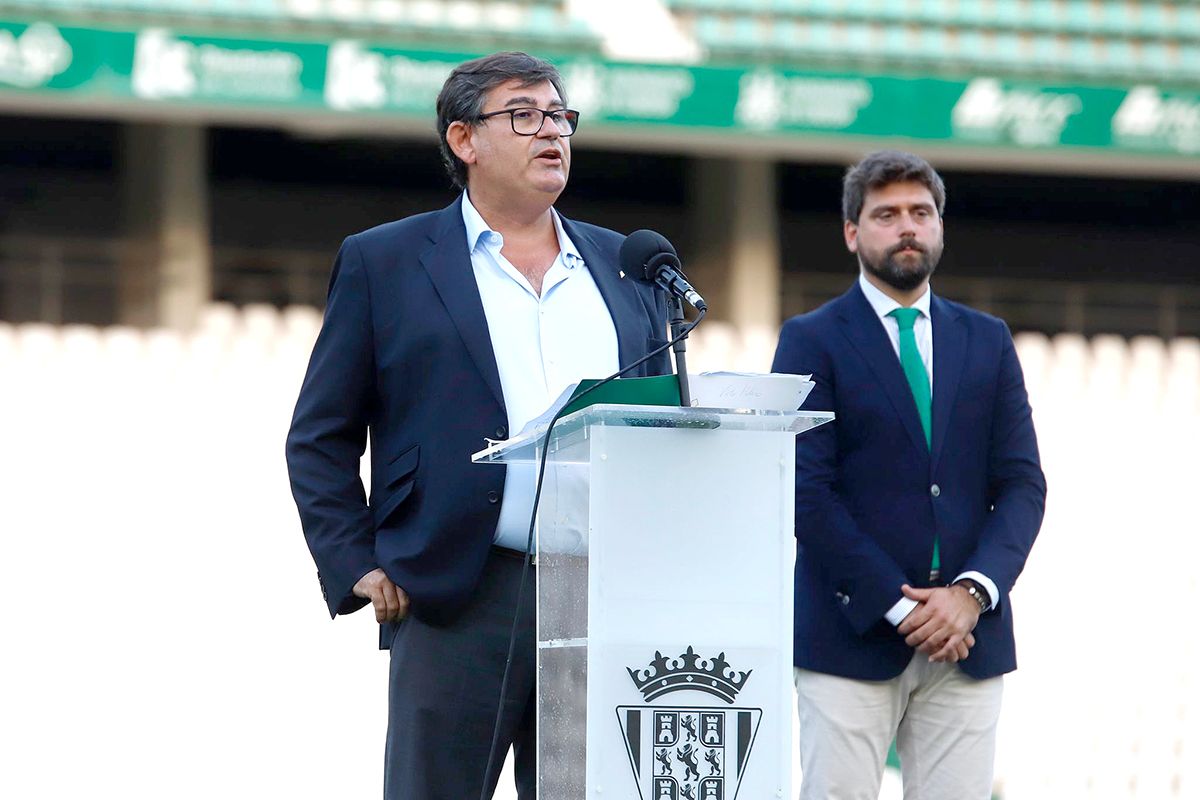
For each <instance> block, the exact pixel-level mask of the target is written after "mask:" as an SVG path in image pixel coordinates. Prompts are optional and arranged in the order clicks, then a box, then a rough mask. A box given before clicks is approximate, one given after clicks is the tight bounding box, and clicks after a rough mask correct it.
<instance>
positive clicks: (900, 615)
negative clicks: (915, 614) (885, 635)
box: [883, 597, 917, 627]
mask: <svg viewBox="0 0 1200 800" xmlns="http://www.w3.org/2000/svg"><path fill="white" fill-rule="evenodd" d="M916 607H917V601H916V600H912V599H910V598H908V597H901V598H900V599H899V600H897V601H896V605H894V606H892V607H891V608H889V609H888V612H887V613H886V614H884V615H883V616H884V619H886V620H887V621H888V622H890V623H892V626H893V627H899V625H900V623H901V622H904V618H905V617H907V616H908V615H909V613H910V612H911V611H912V610H913V609H914V608H916Z"/></svg>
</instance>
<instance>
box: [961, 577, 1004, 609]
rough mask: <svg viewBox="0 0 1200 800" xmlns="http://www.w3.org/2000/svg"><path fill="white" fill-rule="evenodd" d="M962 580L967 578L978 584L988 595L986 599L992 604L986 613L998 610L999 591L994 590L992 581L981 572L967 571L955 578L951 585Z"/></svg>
mask: <svg viewBox="0 0 1200 800" xmlns="http://www.w3.org/2000/svg"><path fill="white" fill-rule="evenodd" d="M964 578H968V579H970V580H973V581H975V582H976V583H978V584H979V585H980V586H982V587H983V590H984V591H985V592H987V593H988V599H990V600H991V601H992V604H991V606H990V607H989V608H988V611H991V610H992V609H993V608H998V607H999V606H1000V591H999V590H998V589H997V588H996V584H995V583H994V582H993V581H992V579H991V578H989V577H988V576H987V575H984V574H983V573H982V572H976V571H975V570H973V569H972V570H967V571H966V572H964V573H963V574H961V575H959V576H958V577H957V578H955V579H954V580H953V581H951V583H957V582H958V581H961V580H963V579H964Z"/></svg>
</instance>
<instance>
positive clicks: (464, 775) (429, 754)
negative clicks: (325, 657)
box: [383, 550, 537, 800]
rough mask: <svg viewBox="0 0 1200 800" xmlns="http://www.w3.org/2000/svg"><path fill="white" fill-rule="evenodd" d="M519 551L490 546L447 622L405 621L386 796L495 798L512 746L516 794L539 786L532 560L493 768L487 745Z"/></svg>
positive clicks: (394, 654)
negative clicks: (468, 596) (466, 599)
mask: <svg viewBox="0 0 1200 800" xmlns="http://www.w3.org/2000/svg"><path fill="white" fill-rule="evenodd" d="M521 566H522V560H521V558H520V557H519V556H516V554H507V555H500V554H498V551H496V550H493V551H492V554H491V555H490V556H489V557H488V563H487V566H486V567H485V568H484V572H483V577H482V579H481V580H480V584H479V587H478V588H477V590H476V592H475V596H474V598H473V599H472V600H471V603H470V604H469V605H468V607H467V608H466V609H465V610H464V611H463V613H462V614H461V615H460V616H459V617H458V618H457V619H455V620H454V621H453V622H452V623H450V624H448V625H436V626H435V625H430V624H427V623H425V622H422V621H421V620H419V619H416V618H415V617H410V618H408V619H406V620H404V621H403V622H402V623H401V624H400V626H399V629H398V630H397V632H396V636H395V638H394V639H393V640H392V647H391V659H392V660H391V675H390V678H389V681H388V733H387V752H386V756H385V766H384V783H383V793H384V798H385V800H476V798H478V797H480V794H481V791H482V789H483V787H484V786H485V784H486V786H487V795H486V796H487V797H491V796H492V793H493V792H494V791H495V789H496V782H497V780H498V779H499V777H500V768H501V767H502V766H503V764H504V758H505V755H506V754H507V752H508V748H509V747H510V746H511V747H512V748H513V757H514V764H515V772H516V784H517V796H518V797H519V798H520V800H533V798H534V797H535V795H536V780H537V776H536V766H537V754H536V748H537V727H536V725H537V719H536V711H535V709H536V698H535V697H534V693H535V686H536V682H535V649H534V647H535V645H534V605H535V603H534V594H535V588H534V575H533V571H534V568H533V567H530V568H529V569H530V571H529V576H528V579H527V584H526V586H525V594H524V596H523V598H522V602H521V613H520V621H519V624H518V629H517V640H516V649H515V651H514V656H513V664H512V668H511V670H510V672H509V681H508V693H507V699H506V701H505V704H504V705H505V708H504V713H503V715H502V717H501V720H500V740H499V743H498V744H497V754H496V757H495V759H494V763H493V766H492V771H491V772H490V773H489V774H487V775H485V774H484V773H485V772H486V771H487V762H488V752H489V750H490V747H491V743H492V730H493V726H494V725H495V722H496V709H497V706H498V704H499V700H500V683H501V680H502V679H503V676H504V662H505V659H506V656H507V654H508V642H509V635H510V633H511V631H512V621H513V612H514V610H515V609H516V602H517V589H518V585H519V584H520V579H521Z"/></svg>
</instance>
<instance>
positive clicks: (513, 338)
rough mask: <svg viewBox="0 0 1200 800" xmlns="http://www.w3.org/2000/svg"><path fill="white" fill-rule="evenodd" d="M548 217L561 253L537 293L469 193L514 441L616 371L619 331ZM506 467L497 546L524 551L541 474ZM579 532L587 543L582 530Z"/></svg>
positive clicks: (466, 216)
mask: <svg viewBox="0 0 1200 800" xmlns="http://www.w3.org/2000/svg"><path fill="white" fill-rule="evenodd" d="M550 213H551V215H552V216H553V218H554V231H555V233H556V234H557V235H558V256H557V257H556V258H555V259H554V264H553V265H551V267H550V269H549V271H548V272H546V275H545V277H544V278H543V279H542V293H541V295H540V296H539V295H538V293H537V292H536V291H534V289H533V286H531V285H530V283H529V281H528V279H526V277H525V276H524V275H522V274H521V272H520V270H518V269H517V268H516V267H514V266H513V265H512V263H511V262H509V260H508V259H507V258H505V257H504V254H503V253H501V252H500V251H501V249H502V248H503V247H504V237H503V236H501V235H500V234H499V233H497V232H496V231H494V230H492V229H491V227H490V226H489V225H488V224H487V222H486V221H485V220H484V219H483V217H482V216H480V215H479V212H478V211H477V210H476V209H475V207H474V206H473V205H471V201H470V199H469V198H468V197H467V194H466V193H465V192H464V193H463V202H462V214H463V223H464V224H465V225H466V228H467V248H468V249H469V250H470V252H471V269H472V270H473V271H474V273H475V283H476V284H477V285H478V286H479V297H480V299H481V300H482V301H483V313H484V316H485V317H486V318H487V325H488V334H489V335H490V337H491V340H492V352H493V353H494V354H495V356H496V368H497V370H498V371H499V373H500V388H501V391H502V392H503V393H504V407H505V410H506V411H507V413H508V430H509V435H510V436H515V435H517V433H519V432H520V431H521V429H522V428H524V427H525V425H526V424H527V423H528V422H529V421H530V420H531V419H534V418H535V417H537V416H538V415H539V414H541V413H542V412H543V411H545V410H546V409H547V408H548V407H549V405H550V404H551V403H552V402H553V401H554V400H555V399H557V397H558V396H559V395H560V394H561V393H562V391H563V389H565V388H567V387H568V386H570V385H571V384H572V383H576V382H578V381H579V380H581V379H583V378H603V377H606V376H608V375H611V374H612V373H614V372H616V371H617V369H618V362H619V356H618V354H617V329H616V326H615V325H613V321H612V316H611V315H610V314H609V312H608V306H607V305H606V304H605V302H604V297H603V296H602V295H601V294H600V289H599V288H598V287H597V286H596V281H595V279H593V277H592V274H591V272H589V271H588V265H587V264H585V263H584V261H583V257H582V256H580V255H579V251H578V250H577V249H576V248H575V245H574V243H573V242H572V241H571V240H570V238H568V237H567V234H566V232H565V231H564V230H563V227H562V222H561V221H560V220H559V218H558V212H556V211H554V209H551V210H550ZM448 399H449V398H448ZM477 469H489V468H488V467H477ZM506 469H507V470H508V473H507V476H506V478H505V482H504V497H503V500H502V502H501V505H500V520H499V522H498V523H497V525H496V533H495V536H494V538H493V542H494V543H495V544H498V545H501V546H502V547H507V548H510V549H513V550H520V551H524V550H525V549H526V547H525V546H526V541H527V539H528V535H529V515H530V514H531V513H532V512H533V492H534V483H535V481H536V478H537V471H536V469H535V468H534V466H533V465H524V464H522V465H517V464H510V465H508V466H507V467H506ZM553 479H554V476H553V474H552V470H550V469H547V476H546V481H547V484H549V483H550V482H551V480H553ZM545 491H546V490H545V488H544V489H543V492H545ZM575 533H576V535H578V536H579V537H580V538H581V539H582V536H583V535H584V532H582V531H577V532H575Z"/></svg>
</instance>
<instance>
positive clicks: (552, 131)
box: [536, 114, 562, 139]
mask: <svg viewBox="0 0 1200 800" xmlns="http://www.w3.org/2000/svg"><path fill="white" fill-rule="evenodd" d="M536 135H537V136H538V137H540V138H542V139H557V138H558V137H560V136H562V131H560V130H559V129H558V125H556V124H555V123H554V120H552V119H550V115H549V114H543V115H542V126H541V127H540V128H538V131H537V134H536Z"/></svg>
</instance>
